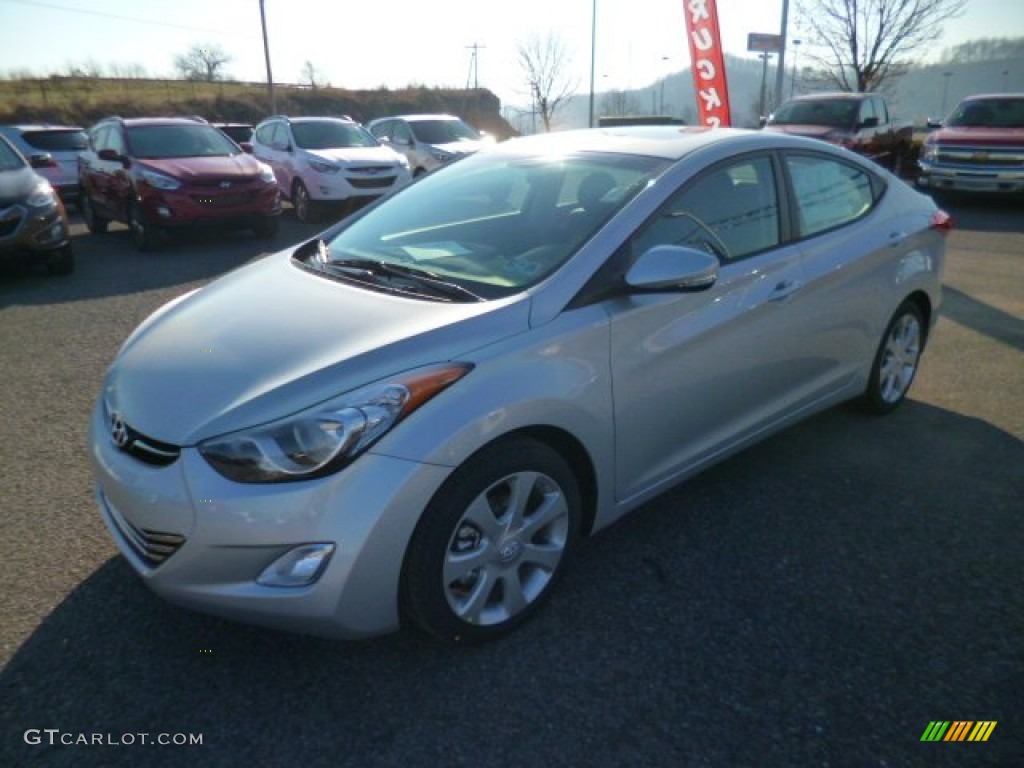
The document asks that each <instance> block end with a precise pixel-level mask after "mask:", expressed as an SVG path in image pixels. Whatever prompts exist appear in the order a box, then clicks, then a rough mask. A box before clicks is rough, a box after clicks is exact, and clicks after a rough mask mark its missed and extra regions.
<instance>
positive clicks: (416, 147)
mask: <svg viewBox="0 0 1024 768" xmlns="http://www.w3.org/2000/svg"><path fill="white" fill-rule="evenodd" d="M366 127H367V129H368V130H369V131H370V133H372V134H373V135H374V136H376V137H377V138H378V139H380V140H381V142H383V143H384V144H385V145H387V146H389V147H391V148H392V149H394V150H395V151H396V152H401V153H402V154H404V155H405V157H406V158H407V159H408V160H409V167H410V168H412V172H413V175H414V176H419V175H420V174H423V173H426V172H427V171H432V170H434V169H435V168H438V167H440V166H442V165H444V164H445V163H449V162H451V161H452V160H455V159H457V158H460V157H465V156H466V155H470V154H472V153H474V152H476V151H477V150H478V149H480V147H481V146H482V145H483V144H484V142H485V140H484V138H483V137H482V136H481V135H480V133H479V132H478V131H477V130H476V128H474V127H473V126H471V125H469V124H467V123H465V122H463V121H462V120H460V119H459V118H457V117H455V116H454V115H398V116H395V117H382V118H379V119H377V120H371V121H370V122H369V123H367V125H366Z"/></svg>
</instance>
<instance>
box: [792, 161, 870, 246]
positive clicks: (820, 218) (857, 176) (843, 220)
mask: <svg viewBox="0 0 1024 768" xmlns="http://www.w3.org/2000/svg"><path fill="white" fill-rule="evenodd" d="M786 169H787V171H788V172H789V177H790V180H791V181H792V184H793V193H794V198H795V203H796V213H797V226H798V231H799V236H800V237H810V236H812V235H816V234H818V233H819V232H825V231H826V230H829V229H835V228H836V227H841V226H842V225H844V224H848V223H849V222H851V221H856V220H857V219H859V218H861V217H862V216H864V215H866V214H867V213H868V211H870V210H871V209H872V208H873V207H874V204H875V200H876V199H877V197H876V194H875V187H874V185H872V181H871V176H870V174H868V173H867V172H866V171H863V170H861V169H860V168H857V167H855V166H853V165H849V164H847V163H844V162H842V161H840V160H835V159H832V158H830V157H824V156H818V155H788V156H787V157H786Z"/></svg>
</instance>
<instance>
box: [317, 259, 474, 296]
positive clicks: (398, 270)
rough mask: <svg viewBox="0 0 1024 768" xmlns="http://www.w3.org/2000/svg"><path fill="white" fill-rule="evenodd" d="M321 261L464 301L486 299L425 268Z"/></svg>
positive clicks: (363, 261)
mask: <svg viewBox="0 0 1024 768" xmlns="http://www.w3.org/2000/svg"><path fill="white" fill-rule="evenodd" d="M319 261H320V265H321V266H322V267H323V268H324V269H327V270H333V269H340V270H357V271H360V272H366V273H368V274H371V275H376V276H385V277H400V278H405V279H407V280H411V281H413V282H414V283H416V284H417V285H420V286H423V287H426V288H428V289H429V290H431V291H433V292H434V294H435V295H439V296H445V297H447V298H451V299H459V300H462V301H466V300H467V299H468V300H470V301H483V300H484V299H483V297H482V296H478V295H477V294H475V293H473V292H472V291H471V290H469V289H468V288H463V287H462V286H461V285H458V284H457V283H453V282H451V281H449V280H445V279H444V278H443V277H441V276H440V275H438V274H435V273H433V272H428V271H427V270H425V269H417V268H416V267H407V266H405V265H403V264H392V263H391V262H387V261H376V260H374V259H333V260H329V261H328V260H323V259H320V260H319Z"/></svg>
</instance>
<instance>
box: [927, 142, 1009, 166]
mask: <svg viewBox="0 0 1024 768" xmlns="http://www.w3.org/2000/svg"><path fill="white" fill-rule="evenodd" d="M937 154H938V157H937V160H938V162H939V163H941V164H943V165H961V166H966V167H970V168H980V169H990V168H991V169H995V168H1014V169H1016V168H1024V149H1018V148H1012V147H1008V148H1005V149H1003V148H999V147H951V146H940V147H939V149H938V153H937Z"/></svg>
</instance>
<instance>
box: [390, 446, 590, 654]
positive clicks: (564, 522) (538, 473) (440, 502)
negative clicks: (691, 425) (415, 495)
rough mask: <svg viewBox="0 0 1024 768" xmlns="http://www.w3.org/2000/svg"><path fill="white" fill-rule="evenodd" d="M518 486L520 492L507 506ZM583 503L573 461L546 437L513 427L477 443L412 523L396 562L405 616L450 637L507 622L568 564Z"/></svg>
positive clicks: (459, 638)
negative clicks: (401, 559) (511, 433)
mask: <svg viewBox="0 0 1024 768" xmlns="http://www.w3.org/2000/svg"><path fill="white" fill-rule="evenodd" d="M517 488H518V489H519V491H520V492H523V491H524V489H525V495H524V496H522V497H520V498H521V499H522V503H521V504H520V505H517V506H513V505H511V504H510V503H509V502H511V501H513V500H514V499H515V498H516V493H515V492H516V489H517ZM580 505H581V502H580V492H579V485H578V482H577V479H576V477H575V475H574V474H573V471H572V469H571V468H570V466H569V464H568V463H567V462H566V461H565V459H563V458H562V457H561V456H560V455H559V454H558V453H557V452H556V451H555V450H553V449H552V448H551V447H549V446H548V445H546V444H544V443H541V442H539V441H537V440H534V439H531V438H526V437H516V438H510V439H507V440H503V441H501V442H498V443H495V444H493V445H491V446H489V447H487V448H484V449H483V450H481V451H479V452H478V453H476V454H475V455H474V456H472V457H471V458H470V459H469V460H468V461H466V463H465V464H463V465H462V466H461V467H459V468H458V469H457V470H455V472H454V473H452V475H451V477H449V478H448V480H447V481H446V482H445V483H444V485H442V486H441V488H440V490H438V492H437V493H436V494H435V496H434V498H433V499H432V500H431V501H430V504H429V505H428V506H427V508H426V510H425V511H424V512H423V517H422V518H421V519H420V521H419V524H418V525H417V526H416V530H415V532H414V533H413V536H412V540H411V541H410V543H409V548H408V550H407V552H406V557H405V563H404V566H403V569H402V607H403V613H404V615H405V617H406V618H407V619H409V620H411V622H412V623H414V624H415V625H417V626H418V627H419V628H420V629H422V630H424V631H425V632H427V633H428V634H430V635H433V636H434V637H435V638H438V639H440V640H442V641H445V642H449V643H478V642H483V641H487V640H492V639H495V638H498V637H501V636H502V635H505V634H507V633H508V632H510V631H512V630H513V629H515V627H517V626H518V625H519V624H521V623H522V622H523V621H525V620H526V619H527V618H529V617H530V616H531V615H532V614H533V612H534V611H536V610H537V609H538V608H539V607H540V606H541V605H542V604H543V603H544V602H545V601H546V600H547V599H548V597H549V596H550V594H551V591H552V589H553V588H554V586H555V585H556V584H557V582H558V580H559V579H560V578H561V576H562V574H563V573H564V572H565V570H566V568H567V566H568V564H569V562H570V560H571V558H572V555H573V551H574V550H575V548H576V544H577V541H578V538H579V531H580ZM460 561H461V562H460ZM446 570H447V573H446Z"/></svg>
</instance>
